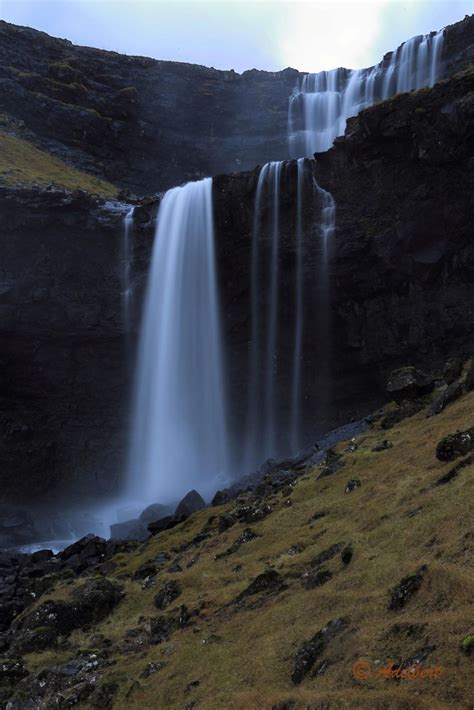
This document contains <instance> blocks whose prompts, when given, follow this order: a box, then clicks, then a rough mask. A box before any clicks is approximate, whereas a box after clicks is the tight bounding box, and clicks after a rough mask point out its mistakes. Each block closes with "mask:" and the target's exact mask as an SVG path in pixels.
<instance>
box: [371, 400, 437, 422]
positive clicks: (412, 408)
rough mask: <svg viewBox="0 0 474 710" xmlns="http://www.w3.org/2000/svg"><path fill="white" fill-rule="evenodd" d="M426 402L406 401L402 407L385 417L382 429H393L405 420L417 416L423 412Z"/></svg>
mask: <svg viewBox="0 0 474 710" xmlns="http://www.w3.org/2000/svg"><path fill="white" fill-rule="evenodd" d="M425 404H426V402H425V400H423V399H416V400H412V401H410V400H404V401H403V402H401V404H400V406H398V407H397V408H396V409H393V410H391V411H389V412H387V414H386V415H385V416H384V417H383V419H382V421H381V422H380V426H381V427H382V429H391V428H392V427H393V426H395V424H398V423H399V422H402V421H403V420H404V419H408V418H409V417H413V416H415V414H418V412H421V410H422V409H423V407H424V406H425Z"/></svg>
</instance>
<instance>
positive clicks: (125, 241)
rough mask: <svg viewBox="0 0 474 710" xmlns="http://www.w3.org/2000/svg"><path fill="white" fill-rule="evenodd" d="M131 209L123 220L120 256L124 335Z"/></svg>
mask: <svg viewBox="0 0 474 710" xmlns="http://www.w3.org/2000/svg"><path fill="white" fill-rule="evenodd" d="M134 210H135V208H134V207H132V208H131V209H130V210H129V211H128V212H127V214H126V215H125V217H124V218H123V227H122V255H121V262H122V268H121V281H122V294H121V296H122V317H123V327H124V331H125V334H126V335H128V334H129V332H130V325H131V323H130V308H131V301H132V280H131V274H132V254H133V244H132V235H133V231H132V230H133V213H134Z"/></svg>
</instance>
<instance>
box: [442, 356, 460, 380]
mask: <svg viewBox="0 0 474 710" xmlns="http://www.w3.org/2000/svg"><path fill="white" fill-rule="evenodd" d="M464 360H465V358H462V357H451V358H449V360H447V361H446V363H445V365H444V368H443V380H444V381H445V382H446V384H448V385H451V384H452V383H453V382H455V380H458V379H459V378H460V377H461V375H462V368H463V365H464Z"/></svg>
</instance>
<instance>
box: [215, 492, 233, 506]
mask: <svg viewBox="0 0 474 710" xmlns="http://www.w3.org/2000/svg"><path fill="white" fill-rule="evenodd" d="M228 500H229V497H228V495H227V493H226V492H225V491H217V492H216V494H215V496H214V498H213V499H212V501H211V505H212V506H218V505H223V504H224V503H227V501H228Z"/></svg>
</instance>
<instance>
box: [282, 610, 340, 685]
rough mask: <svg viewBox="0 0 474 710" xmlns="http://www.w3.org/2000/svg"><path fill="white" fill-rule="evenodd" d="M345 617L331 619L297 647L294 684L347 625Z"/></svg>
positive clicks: (299, 681) (292, 676)
mask: <svg viewBox="0 0 474 710" xmlns="http://www.w3.org/2000/svg"><path fill="white" fill-rule="evenodd" d="M347 623H348V622H347V620H346V619H333V620H332V621H330V622H329V623H328V624H327V625H326V626H324V627H323V628H322V629H321V630H320V631H318V632H317V633H316V634H315V635H314V636H313V637H312V638H311V639H309V641H305V642H304V643H303V644H302V645H301V647H300V648H299V649H298V651H297V653H296V657H295V665H294V668H293V673H292V675H291V680H292V681H293V683H294V684H295V685H297V684H299V683H301V681H302V680H303V678H304V677H305V676H306V675H307V674H308V673H309V671H310V670H311V669H312V667H313V665H314V663H315V662H316V660H317V659H318V658H319V657H320V656H321V655H322V654H323V653H324V651H325V650H326V648H327V646H328V644H329V642H330V641H331V640H332V639H333V638H334V637H335V636H337V635H338V634H339V633H341V632H342V631H343V630H344V629H345V628H346V627H347Z"/></svg>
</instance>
